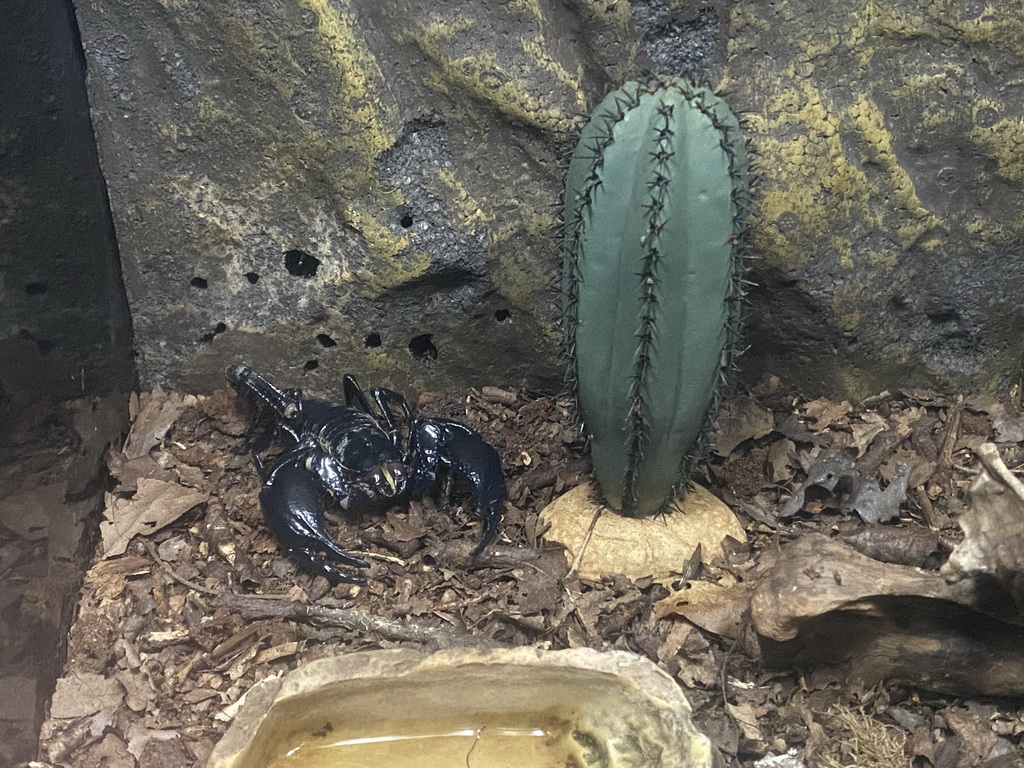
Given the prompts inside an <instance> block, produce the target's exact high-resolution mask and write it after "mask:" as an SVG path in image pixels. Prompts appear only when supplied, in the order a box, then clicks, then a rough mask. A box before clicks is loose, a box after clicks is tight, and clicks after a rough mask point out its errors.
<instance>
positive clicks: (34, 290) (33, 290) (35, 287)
mask: <svg viewBox="0 0 1024 768" xmlns="http://www.w3.org/2000/svg"><path fill="white" fill-rule="evenodd" d="M25 293H27V294H28V295H29V296H42V295H43V294H44V293H46V283H29V284H28V285H26V286H25Z"/></svg>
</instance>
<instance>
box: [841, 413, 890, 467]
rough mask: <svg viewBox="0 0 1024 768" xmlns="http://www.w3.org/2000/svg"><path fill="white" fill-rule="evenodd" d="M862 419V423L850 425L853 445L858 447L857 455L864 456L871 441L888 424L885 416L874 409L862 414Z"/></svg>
mask: <svg viewBox="0 0 1024 768" xmlns="http://www.w3.org/2000/svg"><path fill="white" fill-rule="evenodd" d="M861 419H862V421H861V423H858V424H851V425H850V431H851V432H852V433H853V447H854V448H856V449H857V456H863V455H864V452H865V451H866V450H867V449H868V446H869V445H870V444H871V441H872V440H874V439H875V437H876V436H877V435H878V434H879V433H881V432H884V431H885V428H886V427H887V426H888V423H887V422H886V420H885V418H884V417H882V416H880V415H879V414H877V413H875V412H874V411H868V412H867V413H865V414H864V415H863V416H861Z"/></svg>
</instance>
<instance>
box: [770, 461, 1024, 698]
mask: <svg viewBox="0 0 1024 768" xmlns="http://www.w3.org/2000/svg"><path fill="white" fill-rule="evenodd" d="M979 456H980V458H981V460H982V463H983V465H984V467H985V470H984V472H983V473H982V474H981V475H980V476H979V478H978V479H977V481H976V482H975V483H974V484H973V486H972V488H971V509H970V512H969V513H968V514H966V515H965V516H964V517H963V519H962V520H961V525H962V526H963V528H964V532H965V536H966V538H965V540H964V542H963V543H962V544H961V545H960V546H959V547H957V549H956V550H955V551H954V553H953V555H952V556H951V557H950V559H949V562H948V563H947V565H946V566H944V567H943V570H942V573H941V574H940V573H936V572H932V571H924V570H920V569H918V568H912V567H908V566H901V565H893V564H890V563H882V562H879V561H877V560H873V559H871V558H869V557H866V556H865V555H862V554H860V553H858V552H856V551H855V550H853V549H851V548H850V547H847V546H845V545H843V544H840V543H838V542H836V541H834V540H831V539H829V538H828V537H827V536H824V535H820V534H810V535H807V536H804V537H802V538H801V539H798V540H797V541H795V542H793V543H792V544H790V545H789V546H787V547H785V548H784V549H783V550H782V551H781V552H780V553H779V556H778V559H777V560H776V562H775V563H774V564H773V565H772V566H771V567H770V568H769V569H768V570H767V572H766V573H764V574H763V575H762V576H761V578H760V580H759V581H758V584H757V587H756V589H755V590H754V594H753V597H752V599H751V619H752V622H753V626H754V629H755V630H756V632H757V633H758V637H759V642H760V645H761V651H762V654H763V657H764V660H765V662H766V664H768V665H769V666H785V665H790V664H794V663H812V664H827V665H831V666H834V667H837V668H838V669H839V671H841V672H842V673H844V674H845V675H846V676H847V677H848V678H850V679H853V678H856V679H860V680H863V681H865V682H866V683H868V684H872V683H875V682H878V681H881V680H892V681H900V682H905V683H909V684H912V685H915V686H918V687H921V688H924V689H928V690H933V691H939V692H943V693H950V694H954V695H958V696H970V695H998V696H1024V628H1022V626H1021V625H1022V623H1024V621H1022V611H1021V606H1022V605H1024V486H1021V483H1020V481H1018V480H1017V479H1016V478H1015V477H1014V476H1013V475H1012V474H1011V473H1010V472H1009V470H1007V469H1006V467H1005V465H1004V464H1003V463H1002V461H1001V460H1000V459H999V455H998V452H997V451H996V449H995V446H982V448H980V449H979Z"/></svg>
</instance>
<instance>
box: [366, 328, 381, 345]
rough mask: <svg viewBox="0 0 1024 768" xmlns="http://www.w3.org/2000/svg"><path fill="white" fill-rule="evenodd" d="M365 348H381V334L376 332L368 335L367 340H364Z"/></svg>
mask: <svg viewBox="0 0 1024 768" xmlns="http://www.w3.org/2000/svg"><path fill="white" fill-rule="evenodd" d="M363 346H365V347H366V348H367V349H374V348H375V347H379V346H380V334H379V333H377V332H376V331H374V332H373V333H368V334H366V338H364V339H363Z"/></svg>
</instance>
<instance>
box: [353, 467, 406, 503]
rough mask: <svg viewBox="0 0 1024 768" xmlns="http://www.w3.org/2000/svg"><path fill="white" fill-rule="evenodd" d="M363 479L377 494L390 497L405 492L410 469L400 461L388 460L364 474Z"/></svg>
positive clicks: (386, 497)
mask: <svg viewBox="0 0 1024 768" xmlns="http://www.w3.org/2000/svg"><path fill="white" fill-rule="evenodd" d="M363 481H364V482H365V483H366V484H367V485H369V486H370V488H372V489H373V491H374V493H376V494H377V496H379V497H382V498H385V499H390V498H393V497H395V496H401V495H402V494H403V493H405V487H406V485H407V484H408V481H409V469H408V467H406V466H405V465H404V464H401V463H398V462H387V463H384V464H381V465H379V466H377V467H374V468H373V469H371V470H370V471H369V472H367V473H366V474H365V475H364V476H363Z"/></svg>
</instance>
